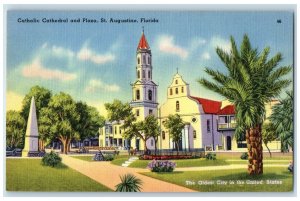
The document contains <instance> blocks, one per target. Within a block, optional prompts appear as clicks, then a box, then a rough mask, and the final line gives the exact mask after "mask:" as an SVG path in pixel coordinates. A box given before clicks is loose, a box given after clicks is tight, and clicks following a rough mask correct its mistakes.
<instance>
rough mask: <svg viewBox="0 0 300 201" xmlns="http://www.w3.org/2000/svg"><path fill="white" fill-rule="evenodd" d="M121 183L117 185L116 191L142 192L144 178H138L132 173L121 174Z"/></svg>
mask: <svg viewBox="0 0 300 201" xmlns="http://www.w3.org/2000/svg"><path fill="white" fill-rule="evenodd" d="M120 179H121V183H119V184H118V185H116V192H140V191H141V188H142V187H141V185H142V180H140V179H138V178H136V177H135V176H134V175H132V174H125V175H124V176H120Z"/></svg>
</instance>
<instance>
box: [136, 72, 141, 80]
mask: <svg viewBox="0 0 300 201" xmlns="http://www.w3.org/2000/svg"><path fill="white" fill-rule="evenodd" d="M137 77H138V79H140V77H141V72H140V71H139V70H138V71H137Z"/></svg>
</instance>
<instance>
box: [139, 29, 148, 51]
mask: <svg viewBox="0 0 300 201" xmlns="http://www.w3.org/2000/svg"><path fill="white" fill-rule="evenodd" d="M137 49H150V46H149V45H148V42H147V40H146V37H145V34H144V33H143V34H142V37H141V39H140V42H139V45H138V46H137Z"/></svg>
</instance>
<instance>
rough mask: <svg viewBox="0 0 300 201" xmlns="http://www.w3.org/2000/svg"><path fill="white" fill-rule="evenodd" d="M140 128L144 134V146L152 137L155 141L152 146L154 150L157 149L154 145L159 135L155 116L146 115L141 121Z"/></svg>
mask: <svg viewBox="0 0 300 201" xmlns="http://www.w3.org/2000/svg"><path fill="white" fill-rule="evenodd" d="M141 129H142V132H143V135H144V142H145V147H147V145H146V142H147V140H148V139H150V138H151V137H152V138H153V139H154V141H155V143H154V146H155V152H156V149H157V148H156V146H157V141H158V136H159V125H158V121H157V118H156V117H155V116H154V115H148V116H147V117H146V118H145V121H143V122H141ZM146 149H147V148H146Z"/></svg>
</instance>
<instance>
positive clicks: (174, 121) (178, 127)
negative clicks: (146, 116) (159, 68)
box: [163, 114, 185, 155]
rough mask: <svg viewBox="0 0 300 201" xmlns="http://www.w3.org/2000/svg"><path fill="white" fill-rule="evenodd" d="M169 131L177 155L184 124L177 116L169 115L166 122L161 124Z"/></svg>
mask: <svg viewBox="0 0 300 201" xmlns="http://www.w3.org/2000/svg"><path fill="white" fill-rule="evenodd" d="M163 124H164V126H165V127H166V128H167V129H168V130H169V133H170V137H171V138H172V139H173V141H174V142H175V143H176V149H177V155H178V154H179V141H180V140H181V136H182V129H184V126H185V124H184V122H183V120H182V119H181V118H180V116H179V115H178V114H175V115H169V116H168V118H167V120H166V121H165V122H164V123H163Z"/></svg>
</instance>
